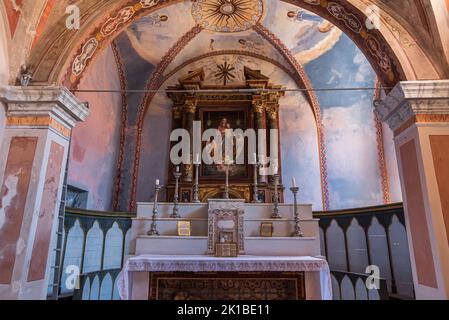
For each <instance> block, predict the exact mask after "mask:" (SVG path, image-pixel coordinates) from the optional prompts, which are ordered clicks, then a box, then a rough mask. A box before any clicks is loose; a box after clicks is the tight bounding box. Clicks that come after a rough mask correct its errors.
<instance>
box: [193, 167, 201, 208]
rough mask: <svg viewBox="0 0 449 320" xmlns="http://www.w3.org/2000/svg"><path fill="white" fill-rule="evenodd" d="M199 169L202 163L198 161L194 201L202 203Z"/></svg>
mask: <svg viewBox="0 0 449 320" xmlns="http://www.w3.org/2000/svg"><path fill="white" fill-rule="evenodd" d="M199 171H200V165H199V164H198V163H195V185H194V186H193V203H200V199H199V196H200V190H199Z"/></svg>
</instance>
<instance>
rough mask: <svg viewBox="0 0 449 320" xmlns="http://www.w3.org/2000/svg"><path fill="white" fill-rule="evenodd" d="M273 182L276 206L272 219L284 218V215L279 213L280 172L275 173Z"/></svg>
mask: <svg viewBox="0 0 449 320" xmlns="http://www.w3.org/2000/svg"><path fill="white" fill-rule="evenodd" d="M273 182H274V207H273V214H272V215H271V219H282V216H281V215H280V214H279V196H278V185H279V174H274V175H273Z"/></svg>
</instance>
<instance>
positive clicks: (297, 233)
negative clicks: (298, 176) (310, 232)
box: [290, 187, 304, 237]
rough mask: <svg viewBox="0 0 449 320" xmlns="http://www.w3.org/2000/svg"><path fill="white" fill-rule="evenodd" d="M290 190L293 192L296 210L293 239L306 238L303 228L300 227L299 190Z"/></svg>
mask: <svg viewBox="0 0 449 320" xmlns="http://www.w3.org/2000/svg"><path fill="white" fill-rule="evenodd" d="M290 190H291V191H292V192H293V203H294V210H295V231H294V232H293V237H304V234H303V233H302V231H301V227H300V226H299V211H298V200H297V195H298V192H299V188H298V187H291V188H290Z"/></svg>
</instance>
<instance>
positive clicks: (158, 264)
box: [119, 255, 332, 300]
mask: <svg viewBox="0 0 449 320" xmlns="http://www.w3.org/2000/svg"><path fill="white" fill-rule="evenodd" d="M119 291H120V296H121V298H122V299H123V300H149V299H153V300H164V299H169V300H184V299H185V300H200V299H202V298H203V299H211V300H221V299H224V298H226V299H229V300H279V299H283V300H287V299H288V300H304V299H308V300H330V299H332V287H331V281H330V273H329V266H328V264H327V262H326V260H324V259H320V258H314V257H267V256H240V257H236V258H216V257H211V256H205V255H200V256H188V255H183V256H181V255H180V256H172V255H169V256H166V255H165V256H164V255H140V256H136V257H132V258H130V259H128V260H127V262H126V264H125V267H124V269H123V271H122V274H121V275H120V279H119Z"/></svg>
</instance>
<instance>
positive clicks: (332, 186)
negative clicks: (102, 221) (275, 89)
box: [113, 0, 401, 209]
mask: <svg viewBox="0 0 449 320" xmlns="http://www.w3.org/2000/svg"><path fill="white" fill-rule="evenodd" d="M261 9H262V10H261ZM179 21H182V23H178V22H179ZM175 22H176V23H175ZM198 24H200V25H201V26H202V27H201V28H198V27H196V26H197V25H198ZM264 32H265V33H264ZM113 46H114V47H115V48H116V49H117V52H118V54H119V56H120V60H121V63H122V69H123V76H124V78H125V83H126V87H127V89H133V90H136V89H145V88H151V89H159V88H161V89H163V88H165V87H166V86H168V85H169V84H173V83H175V82H176V81H177V77H180V76H182V75H184V74H185V73H186V72H188V71H191V70H195V69H197V68H199V67H202V68H203V69H204V71H205V73H206V79H207V82H208V84H223V82H222V81H223V80H222V79H219V78H217V77H215V76H214V75H215V74H216V73H217V70H219V68H220V66H224V65H227V66H230V67H232V68H233V72H234V76H233V77H230V78H229V79H228V80H227V83H226V84H241V83H243V80H244V79H243V72H242V69H243V67H244V66H248V67H250V68H252V69H260V70H262V69H263V70H264V72H265V75H266V76H268V77H275V78H277V79H279V80H278V81H280V83H276V84H280V85H283V86H285V87H287V88H288V89H299V88H301V87H302V85H301V84H298V82H295V81H292V75H294V74H295V73H297V72H298V66H299V68H302V67H303V68H304V70H305V75H303V77H304V76H305V77H306V78H309V79H310V83H311V85H312V87H313V88H316V89H335V88H339V89H343V88H359V87H365V88H368V89H365V90H338V91H322V90H318V91H317V92H316V97H317V100H318V103H319V107H320V110H321V112H320V119H319V120H318V121H320V123H322V124H323V128H322V131H323V135H324V137H325V140H324V144H323V152H324V153H325V159H326V160H325V165H326V167H325V169H326V172H323V169H321V173H320V172H318V171H319V170H320V169H319V164H318V163H315V162H316V161H318V160H317V158H318V155H317V153H318V148H317V146H316V144H317V140H316V135H311V132H312V131H313V130H312V131H310V128H312V127H313V126H314V125H315V124H314V119H313V117H305V116H301V114H305V113H304V112H305V111H304V110H305V109H304V106H305V107H306V108H309V109H311V105H310V102H309V101H307V99H306V98H305V95H304V93H301V92H296V93H292V94H288V95H287V97H286V98H285V102H284V108H285V113H284V116H282V118H281V122H282V126H283V128H281V131H283V132H284V133H286V134H284V138H282V135H281V144H282V146H283V148H284V149H285V150H283V152H284V153H285V155H286V156H285V157H284V159H283V165H284V166H285V167H288V170H286V172H288V174H289V175H296V177H297V179H298V180H301V178H302V179H303V180H302V182H301V186H302V188H303V189H306V190H305V191H304V192H303V194H304V195H306V199H303V200H304V201H307V202H312V203H313V205H314V207H315V208H317V209H321V208H323V207H324V208H325V209H341V208H349V207H358V206H367V205H377V204H383V203H385V202H389V201H400V200H401V195H400V193H399V191H397V190H398V188H396V186H397V185H398V181H397V175H396V172H391V168H395V166H394V165H391V163H396V159H395V158H394V152H391V146H392V141H391V136H388V135H386V134H384V133H382V130H379V126H378V125H379V124H378V123H377V122H376V120H375V118H374V115H373V106H372V103H373V99H374V90H373V89H369V88H373V87H374V86H375V83H376V78H375V74H374V72H373V69H372V68H371V66H370V64H369V63H368V61H367V59H366V58H365V56H364V55H363V54H362V53H361V51H360V50H359V49H358V48H357V47H356V45H355V44H354V43H353V42H352V41H351V40H350V39H349V38H348V37H347V36H346V35H345V34H344V33H342V31H341V30H339V29H338V28H337V27H335V26H334V25H332V24H331V23H329V22H328V21H326V20H324V19H322V18H321V17H319V16H317V15H315V14H313V13H311V12H308V11H306V10H303V9H299V8H298V7H296V6H293V5H290V4H287V3H285V2H281V1H259V0H198V1H194V2H191V1H183V2H179V3H177V4H174V5H171V6H168V7H165V8H162V9H160V10H158V11H155V12H153V13H151V14H149V15H147V16H145V17H142V18H141V19H140V20H138V21H137V22H135V23H133V24H132V25H131V26H130V27H128V28H127V29H126V30H125V31H123V32H122V33H121V34H120V35H119V36H118V37H117V38H116V39H115V41H114V44H113ZM279 69H280V70H282V74H284V75H288V76H283V77H279V76H275V75H276V74H279ZM161 79H162V80H161ZM143 101H145V102H146V103H147V104H149V106H150V108H149V110H150V111H149V114H147V116H146V118H145V119H148V121H147V120H145V125H144V128H143V132H144V135H143V138H142V139H143V140H142V141H143V144H142V150H144V153H143V154H141V157H143V158H145V157H146V156H148V157H150V156H151V155H152V154H155V152H156V153H157V154H161V153H164V152H168V150H165V149H166V148H165V147H164V146H165V145H167V144H166V143H165V142H163V143H161V144H160V146H161V147H158V148H159V149H160V150H159V149H158V148H156V147H154V144H153V143H152V142H151V139H150V138H149V136H145V133H148V135H150V133H151V135H152V136H154V130H152V129H151V128H150V126H153V127H154V128H156V127H158V126H163V127H164V128H165V127H167V128H169V126H168V124H165V122H163V120H161V119H162V118H163V117H161V114H160V112H156V111H157V110H165V111H163V112H165V113H167V110H168V109H167V108H169V101H168V99H166V97H162V96H161V94H156V95H154V96H150V97H148V96H145V95H144V94H143V93H132V94H128V97H127V103H128V115H127V117H126V121H127V127H128V128H129V129H128V130H127V131H126V138H125V141H126V142H125V143H124V145H125V150H124V154H125V160H124V166H125V167H127V168H131V169H129V170H128V173H127V174H124V181H123V185H129V184H132V181H131V180H130V179H131V177H132V176H133V174H132V173H133V171H132V167H133V161H135V158H134V159H133V157H132V156H129V157H128V158H126V155H134V154H135V140H136V139H137V138H136V134H137V133H136V132H137V131H138V130H137V131H136V130H135V128H136V127H137V126H138V121H139V112H141V111H139V110H141V108H142V104H143ZM295 103H297V105H295ZM295 108H297V109H298V110H297V111H294V110H295ZM161 112H162V111H161ZM165 113H164V114H165ZM151 117H153V118H154V119H153V118H151ZM307 123H309V124H307ZM155 124H157V125H155ZM310 125H311V126H310ZM306 127H307V128H309V129H307V130H305V129H304V130H303V131H301V130H300V128H306ZM292 128H299V129H298V132H299V133H298V134H300V135H303V136H300V137H299V139H298V136H295V135H294V134H292V133H291V132H292ZM315 134H316V131H315ZM306 135H311V136H306ZM384 135H385V136H386V137H387V139H386V140H385V141H382V140H383V138H384ZM291 146H293V147H291ZM161 148H162V149H164V150H162V149H161ZM383 148H390V149H389V151H390V152H386V154H387V157H381V156H379V154H380V155H382V154H383V153H384V150H383ZM150 149H158V150H150ZM311 152H315V153H316V154H314V155H311V154H310V153H311ZM305 153H307V156H304V154H305ZM287 155H288V156H287ZM143 158H142V160H143V161H145V159H143ZM292 159H296V160H292ZM311 159H315V160H314V162H313V163H312V160H311ZM284 162H285V163H284ZM385 162H387V163H385ZM148 163H151V161H150V160H148ZM134 164H135V162H134ZM156 167H157V166H154V165H152V166H148V165H145V164H142V161H141V162H140V169H138V170H141V171H142V172H140V171H139V174H140V175H144V177H140V178H139V181H143V182H145V181H149V180H151V179H153V178H154V177H157V176H158V175H160V174H162V173H160V172H159V171H160V170H159V169H155V168H156ZM142 168H143V169H142ZM387 168H390V172H387ZM134 170H135V169H134ZM152 170H153V171H154V170H156V171H154V172H153V171H152ZM157 170H159V171H157ZM393 170H394V169H393ZM125 171H126V170H125ZM310 172H315V173H316V174H315V175H317V176H318V177H314V178H312V177H310ZM320 174H321V175H325V178H326V183H327V186H326V189H323V186H322V185H321V186H320V179H319V175H320ZM153 176H154V177H153ZM392 177H394V178H392ZM290 178H291V177H287V176H286V177H284V179H285V181H289V180H290ZM127 179H128V180H129V181H128V180H127ZM125 180H126V181H125ZM321 182H322V181H321ZM139 184H140V182H139ZM319 190H321V192H322V193H325V196H324V197H321V196H322V195H321V194H319V193H320V191H319ZM385 190H386V191H385ZM391 190H394V191H391ZM322 198H324V199H325V201H324V203H323V202H322ZM137 200H138V201H142V200H145V199H139V198H138V199H137Z"/></svg>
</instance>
